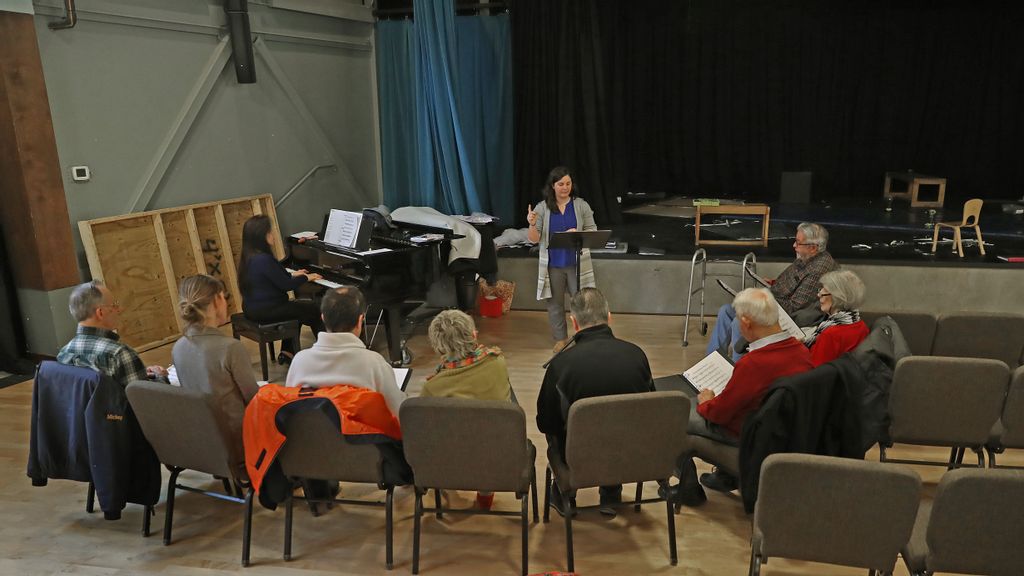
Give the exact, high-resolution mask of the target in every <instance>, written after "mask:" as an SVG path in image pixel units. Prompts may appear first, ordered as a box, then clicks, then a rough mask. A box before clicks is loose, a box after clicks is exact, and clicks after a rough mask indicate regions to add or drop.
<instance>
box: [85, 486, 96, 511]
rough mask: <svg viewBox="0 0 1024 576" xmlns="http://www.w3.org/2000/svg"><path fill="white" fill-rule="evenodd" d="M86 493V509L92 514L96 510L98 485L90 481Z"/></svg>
mask: <svg viewBox="0 0 1024 576" xmlns="http://www.w3.org/2000/svg"><path fill="white" fill-rule="evenodd" d="M86 490H87V492H86V494H85V511H86V512H88V513H89V514H92V513H93V511H94V510H96V485H95V484H93V483H92V481H91V480H90V481H89V487H88V488H87V489H86Z"/></svg>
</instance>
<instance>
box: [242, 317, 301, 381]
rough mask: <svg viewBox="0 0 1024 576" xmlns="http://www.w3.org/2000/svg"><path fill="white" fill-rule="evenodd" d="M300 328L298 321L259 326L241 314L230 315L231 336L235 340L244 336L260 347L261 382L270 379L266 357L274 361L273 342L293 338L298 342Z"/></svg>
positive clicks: (269, 323)
mask: <svg viewBox="0 0 1024 576" xmlns="http://www.w3.org/2000/svg"><path fill="white" fill-rule="evenodd" d="M301 327H302V326H301V325H300V324H299V321H298V320H285V321H284V322H267V323H265V324H260V323H259V322H256V321H255V320H250V319H249V318H246V317H245V314H242V313H238V314H232V315H231V335H232V336H233V337H234V338H235V340H239V339H240V337H241V336H245V337H246V338H248V339H249V340H252V341H253V342H256V343H258V344H259V345H260V367H261V368H263V380H269V379H270V377H269V374H268V372H267V357H268V354H269V357H270V359H271V361H273V360H274V342H277V341H278V340H284V339H286V338H294V339H295V342H298V341H299V329H300V328H301Z"/></svg>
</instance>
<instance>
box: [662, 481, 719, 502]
mask: <svg viewBox="0 0 1024 576" xmlns="http://www.w3.org/2000/svg"><path fill="white" fill-rule="evenodd" d="M658 497H659V498H664V499H665V500H667V501H669V502H671V503H672V504H675V505H677V506H687V507H690V508H696V507H697V506H700V505H702V504H704V503H705V502H707V501H708V497H707V494H705V493H704V489H703V488H701V486H700V484H697V485H694V486H690V487H689V488H687V487H684V486H683V485H682V484H676V485H675V486H669V487H668V489H667V490H666V489H665V487H663V486H659V487H658Z"/></svg>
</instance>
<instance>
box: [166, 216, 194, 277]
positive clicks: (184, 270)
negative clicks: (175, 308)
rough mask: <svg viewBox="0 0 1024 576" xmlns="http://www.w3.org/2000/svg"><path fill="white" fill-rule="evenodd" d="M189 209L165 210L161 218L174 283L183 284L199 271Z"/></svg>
mask: <svg viewBox="0 0 1024 576" xmlns="http://www.w3.org/2000/svg"><path fill="white" fill-rule="evenodd" d="M187 214H188V211H185V210H181V211H178V212H164V213H163V214H161V218H162V219H163V223H164V237H165V238H166V242H167V252H168V255H169V256H170V258H171V268H172V269H173V270H174V285H175V286H181V281H182V280H184V279H185V278H188V277H189V276H195V275H196V274H198V273H199V267H198V266H197V265H196V258H195V254H193V246H192V239H191V237H190V236H189V233H188V218H187Z"/></svg>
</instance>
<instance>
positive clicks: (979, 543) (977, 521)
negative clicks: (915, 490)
mask: <svg viewBox="0 0 1024 576" xmlns="http://www.w3.org/2000/svg"><path fill="white" fill-rule="evenodd" d="M1022 511H1024V471H1021V470H991V469H969V468H965V469H962V470H953V471H951V472H947V473H946V474H944V475H943V476H942V480H941V481H940V482H939V489H938V491H937V492H936V493H935V500H934V501H932V502H924V503H922V504H921V509H920V510H919V511H918V514H917V522H916V523H915V524H914V533H913V536H911V539H910V542H909V544H907V546H906V548H905V549H904V551H903V558H904V560H905V561H906V564H907V568H908V569H909V570H910V572H911V573H912V574H915V575H924V574H932V573H936V572H942V573H956V574H985V575H991V576H1011V575H1016V574H1021V573H1022V572H1024V561H1022V560H1021V554H1020V549H1021V545H1020V542H1021V534H1024V512H1022Z"/></svg>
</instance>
